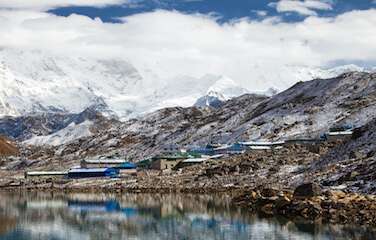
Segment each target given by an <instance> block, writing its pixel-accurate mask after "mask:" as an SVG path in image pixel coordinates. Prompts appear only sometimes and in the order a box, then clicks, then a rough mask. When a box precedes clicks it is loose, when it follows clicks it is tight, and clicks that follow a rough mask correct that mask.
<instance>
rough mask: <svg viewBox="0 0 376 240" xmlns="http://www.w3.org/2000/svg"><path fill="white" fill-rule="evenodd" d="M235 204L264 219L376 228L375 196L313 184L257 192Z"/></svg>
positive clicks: (238, 199) (246, 192)
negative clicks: (269, 217) (286, 219)
mask: <svg viewBox="0 0 376 240" xmlns="http://www.w3.org/2000/svg"><path fill="white" fill-rule="evenodd" d="M233 202H234V203H235V204H236V205H239V206H244V207H247V208H249V209H250V210H251V211H252V212H256V213H258V214H260V215H263V216H283V217H286V218H289V219H297V220H301V219H303V220H309V221H314V222H322V223H341V224H359V225H373V226H376V196H375V195H362V194H356V193H344V192H342V191H331V190H325V191H322V190H321V188H320V186H318V185H316V184H313V183H307V184H303V185H301V186H299V187H297V188H296V189H295V190H294V191H292V190H278V189H271V188H260V189H253V190H249V191H245V192H244V193H242V194H240V195H238V196H236V197H235V198H234V199H233Z"/></svg>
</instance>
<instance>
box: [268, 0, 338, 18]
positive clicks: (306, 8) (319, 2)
mask: <svg viewBox="0 0 376 240" xmlns="http://www.w3.org/2000/svg"><path fill="white" fill-rule="evenodd" d="M268 6H270V7H274V8H275V9H276V10H277V12H296V13H298V14H300V15H306V16H316V15H317V13H316V11H317V10H332V2H331V1H323V0H304V1H301V0H280V1H278V2H273V3H269V4H268Z"/></svg>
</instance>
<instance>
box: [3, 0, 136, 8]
mask: <svg viewBox="0 0 376 240" xmlns="http://www.w3.org/2000/svg"><path fill="white" fill-rule="evenodd" d="M130 2H131V0H26V1H25V0H1V1H0V8H7V9H24V10H25V9H39V10H47V9H52V8H57V7H67V6H91V7H104V6H108V5H120V4H125V3H130Z"/></svg>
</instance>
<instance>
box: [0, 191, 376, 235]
mask: <svg viewBox="0 0 376 240" xmlns="http://www.w3.org/2000/svg"><path fill="white" fill-rule="evenodd" d="M5 210H6V211H5ZM0 212H12V214H11V215H9V216H17V217H14V218H12V217H9V216H8V215H7V214H5V218H4V219H1V218H0V226H1V227H3V228H4V229H1V230H0V239H19V240H24V239H41V238H42V239H80V240H84V239H93V240H95V239H153V240H158V239H195V240H196V239H205V240H206V239H240V240H242V239H271V240H273V239H303V240H305V239H307V240H308V239H309V240H311V239H325V237H327V236H334V237H333V238H332V239H334V238H336V239H346V237H343V236H346V231H343V228H339V227H337V228H334V230H335V231H336V232H335V235H333V234H334V233H333V227H332V226H330V227H328V226H323V225H321V226H318V225H316V226H315V225H312V224H308V225H307V224H305V225H304V226H302V225H301V224H296V223H293V222H291V221H280V220H276V219H270V220H260V219H258V218H257V217H256V216H251V215H250V214H249V212H247V211H242V210H241V209H237V208H231V206H230V205H229V203H228V197H226V196H221V195H217V196H213V195H211V196H210V195H159V194H153V195H151V194H124V195H119V196H116V195H112V196H109V195H103V194H95V195H90V194H80V195H75V194H68V195H61V194H60V195H58V194H55V195H48V194H47V195H43V196H41V195H27V194H25V195H20V196H18V195H17V196H13V197H12V196H10V197H8V198H7V197H4V196H2V197H1V195H0ZM312 227H314V228H313V229H314V231H311V230H310V231H307V228H308V229H312ZM14 229H17V230H14ZM349 230H350V231H352V234H353V235H352V236H355V237H357V236H362V239H372V238H371V237H370V238H367V237H364V236H366V235H365V234H364V232H362V230H361V229H360V228H355V229H349ZM363 230H364V229H363ZM371 233H372V232H370V234H371ZM373 233H375V232H373ZM4 234H5V235H6V238H4ZM330 234H332V235H330ZM370 234H369V236H372V235H370Z"/></svg>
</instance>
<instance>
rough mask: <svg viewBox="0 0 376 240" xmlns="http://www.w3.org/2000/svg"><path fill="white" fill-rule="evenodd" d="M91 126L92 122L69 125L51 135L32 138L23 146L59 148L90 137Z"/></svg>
mask: <svg viewBox="0 0 376 240" xmlns="http://www.w3.org/2000/svg"><path fill="white" fill-rule="evenodd" d="M92 125H93V122H92V121H89V120H87V121H85V122H83V123H80V124H75V123H71V124H70V125H68V127H66V128H64V129H62V130H60V131H57V132H55V133H53V134H50V135H47V136H34V137H32V138H30V139H28V140H26V141H24V142H23V143H24V144H27V145H36V146H42V145H51V146H59V145H62V144H66V143H69V142H72V141H74V140H76V139H79V138H83V137H89V136H91V135H92V133H91V131H90V128H91V126H92Z"/></svg>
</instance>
